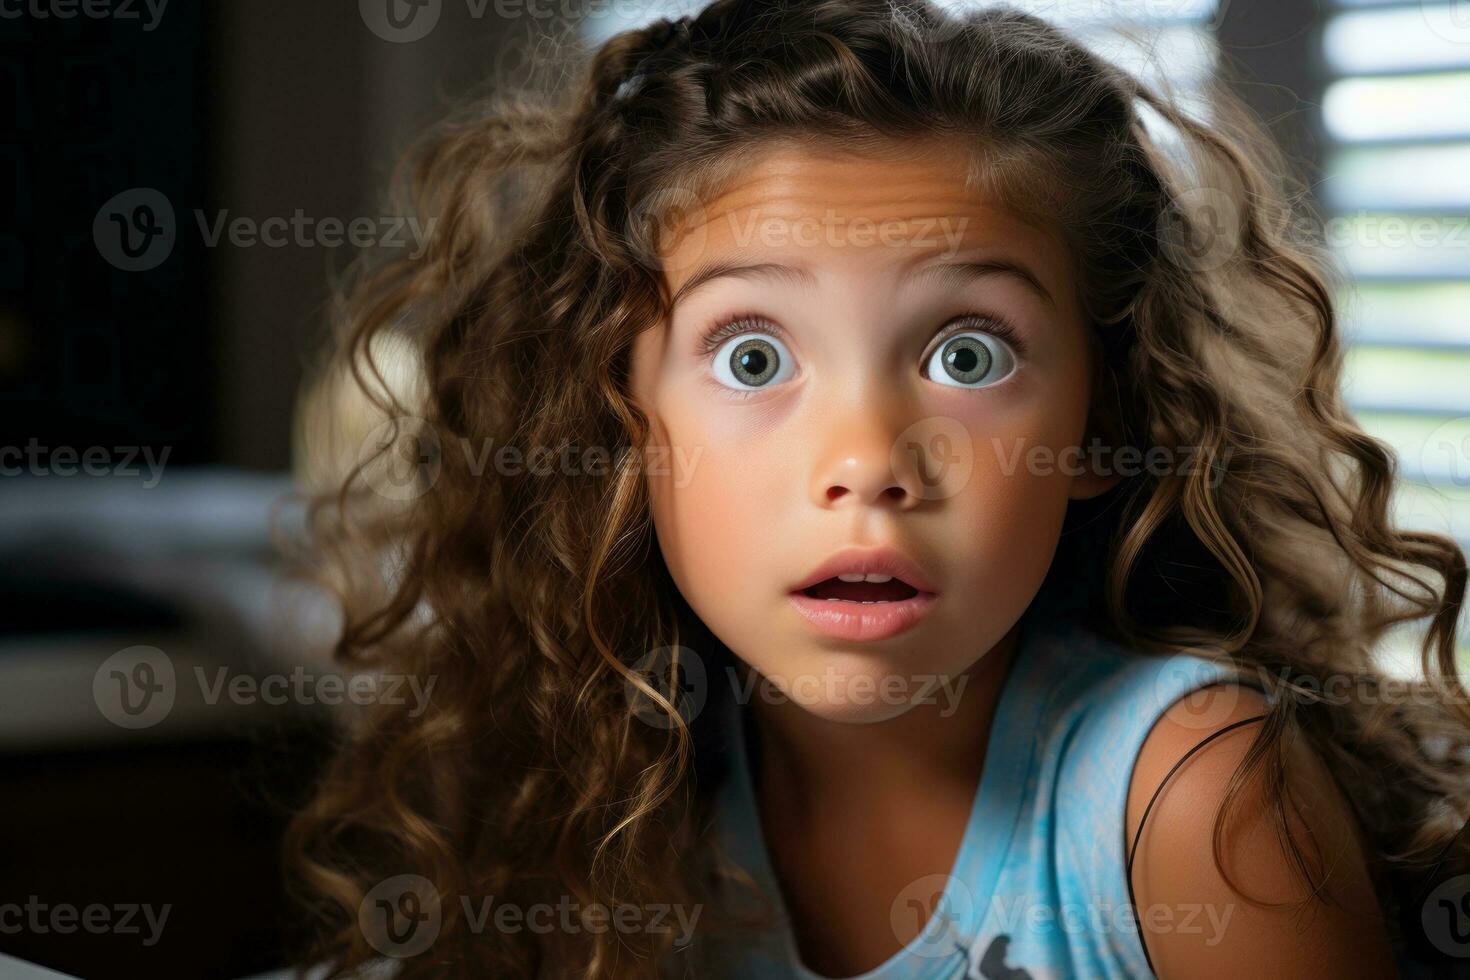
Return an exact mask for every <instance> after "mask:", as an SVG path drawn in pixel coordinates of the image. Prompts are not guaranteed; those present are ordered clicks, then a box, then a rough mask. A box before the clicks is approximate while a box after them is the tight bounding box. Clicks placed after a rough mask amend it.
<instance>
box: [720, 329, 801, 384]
mask: <svg viewBox="0 0 1470 980" xmlns="http://www.w3.org/2000/svg"><path fill="white" fill-rule="evenodd" d="M792 363H793V362H792V359H791V354H790V353H789V352H788V351H787V350H786V345H785V344H783V343H781V341H779V340H777V339H776V338H775V337H772V336H771V335H770V334H764V333H745V334H740V335H739V336H738V337H731V338H730V339H729V340H727V341H726V342H725V343H724V344H722V345H720V349H719V350H717V351H715V356H714V361H713V363H712V365H711V367H713V369H714V372H715V377H716V378H718V379H719V381H720V384H723V385H725V386H727V387H730V388H735V389H738V390H740V391H751V390H754V389H758V388H769V387H771V386H772V385H775V384H779V383H780V382H782V381H785V380H786V379H787V378H789V377H791V369H792Z"/></svg>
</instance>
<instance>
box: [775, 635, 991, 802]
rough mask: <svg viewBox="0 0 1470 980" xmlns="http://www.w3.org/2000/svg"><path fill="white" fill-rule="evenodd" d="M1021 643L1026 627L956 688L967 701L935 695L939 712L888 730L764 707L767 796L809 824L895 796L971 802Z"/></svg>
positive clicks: (922, 711)
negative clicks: (813, 816) (811, 818)
mask: <svg viewBox="0 0 1470 980" xmlns="http://www.w3.org/2000/svg"><path fill="white" fill-rule="evenodd" d="M1019 634H1020V624H1019V623H1018V624H1017V625H1016V626H1013V627H1012V628H1011V630H1010V632H1008V633H1007V634H1006V635H1005V636H1004V637H1002V638H1001V639H1000V641H999V642H997V643H996V644H995V646H994V647H992V648H991V649H990V650H989V651H988V652H987V653H986V654H985V655H984V656H983V657H981V658H980V659H979V660H977V661H976V662H975V663H974V664H972V665H971V666H970V668H969V669H968V670H966V671H965V672H964V674H963V675H960V676H959V677H956V678H953V679H952V680H951V690H952V691H953V690H958V692H959V696H958V697H954V696H952V695H951V696H949V697H946V696H944V693H945V692H943V691H936V692H934V695H935V696H934V698H933V699H932V700H933V701H934V703H932V704H917V705H914V706H913V707H911V708H909V709H908V710H906V711H905V712H903V713H902V714H900V715H898V716H896V717H894V718H890V719H887V720H885V721H879V722H872V723H853V722H844V721H834V720H829V719H825V718H821V717H818V716H817V715H814V714H812V713H811V712H810V711H808V710H807V709H805V708H803V707H802V706H801V705H799V704H797V703H796V702H794V701H792V700H790V699H786V700H784V701H782V702H781V703H777V704H772V703H768V702H766V701H763V700H760V699H757V700H755V701H754V702H752V714H753V717H754V719H755V722H756V728H757V738H758V742H757V745H758V747H759V757H760V765H759V771H758V772H757V773H756V775H755V780H756V782H757V785H758V786H760V787H761V789H762V793H761V795H762V796H763V797H765V798H766V799H767V800H780V801H781V802H782V804H783V805H790V806H794V807H795V808H796V809H797V810H799V811H802V812H805V813H808V814H810V813H813V812H819V811H824V810H828V809H829V808H832V807H843V806H849V805H854V804H856V803H858V802H861V803H862V805H864V806H868V807H872V806H874V805H875V803H879V800H881V798H882V797H884V796H889V795H892V797H893V798H894V799H900V800H902V799H912V798H913V797H912V795H911V794H912V793H914V792H916V791H919V790H922V792H923V793H925V794H927V795H929V796H930V798H934V797H935V796H937V795H940V794H944V795H949V794H953V795H954V796H956V797H957V798H958V799H960V800H968V799H969V798H970V797H971V796H973V794H974V792H975V788H976V786H977V785H978V783H979V778H980V772H981V769H982V768H983V765H984V759H985V748H986V745H987V744H988V743H989V737H990V729H991V723H992V722H993V720H994V715H995V709H996V705H997V703H998V701H999V698H1000V692H1001V689H1002V686H1003V684H1004V682H1005V678H1006V676H1007V673H1008V668H1009V667H1010V664H1011V662H1012V660H1013V659H1014V655H1015V651H1016V645H1017V639H1018V637H1019ZM961 685H963V686H961ZM879 805H881V803H879Z"/></svg>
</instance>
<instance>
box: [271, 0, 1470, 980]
mask: <svg viewBox="0 0 1470 980" xmlns="http://www.w3.org/2000/svg"><path fill="white" fill-rule="evenodd" d="M1231 106H1232V103H1231V102H1230V101H1229V99H1228V97H1226V96H1225V95H1224V93H1220V96H1219V99H1218V100H1217V102H1216V103H1215V106H1214V108H1213V110H1212V118H1213V119H1214V120H1215V122H1213V123H1211V124H1206V123H1205V122H1202V121H1200V120H1199V119H1198V118H1196V117H1194V116H1191V115H1188V114H1185V113H1183V112H1181V111H1179V110H1178V109H1176V108H1175V107H1174V105H1173V104H1172V103H1171V102H1170V101H1169V100H1167V99H1165V98H1163V97H1161V96H1160V95H1158V94H1156V93H1155V92H1153V91H1151V90H1149V89H1148V88H1145V87H1144V86H1142V85H1141V84H1140V83H1139V82H1138V81H1136V80H1135V79H1134V78H1132V77H1129V76H1128V75H1127V74H1125V73H1123V72H1122V71H1120V70H1118V69H1117V68H1115V67H1113V66H1112V65H1110V64H1108V63H1106V62H1104V61H1102V60H1100V59H1099V58H1097V57H1095V56H1094V55H1092V54H1090V53H1088V52H1087V51H1086V50H1085V49H1084V48H1082V47H1079V46H1078V45H1077V44H1076V43H1074V42H1073V41H1072V40H1069V39H1068V38H1067V37H1066V36H1064V35H1063V34H1062V33H1060V32H1058V31H1056V30H1054V29H1053V28H1051V27H1049V26H1048V25H1046V24H1044V23H1043V22H1041V21H1039V20H1037V19H1035V18H1033V17H1030V16H1026V15H1023V14H1020V13H1016V12H1014V11H1011V10H1007V9H980V10H974V11H971V12H968V13H966V14H964V15H962V16H961V15H956V14H951V13H946V12H944V11H942V10H940V9H939V8H937V7H935V6H932V5H931V4H929V3H928V2H927V0H920V2H918V3H909V4H905V5H903V6H901V7H899V6H894V5H892V4H891V3H890V2H889V0H716V2H714V3H712V4H711V5H709V6H708V7H706V8H705V9H704V10H703V11H701V12H700V13H699V14H698V15H697V16H695V17H692V18H683V19H680V20H677V21H670V20H661V21H659V22H657V23H655V24H654V25H653V26H651V27H648V28H646V29H643V30H636V31H629V32H625V33H622V34H619V35H617V36H616V37H614V38H613V39H612V40H610V41H608V42H607V43H606V44H605V45H603V46H602V48H601V49H600V50H599V51H598V52H597V54H596V56H595V58H594V59H593V62H592V65H591V73H590V77H589V78H588V79H587V81H586V84H585V86H584V87H583V88H582V89H581V90H580V91H579V92H577V93H576V98H575V101H574V102H573V103H572V104H571V105H569V106H566V107H562V108H556V107H553V108H537V107H536V106H535V105H534V104H533V103H531V102H529V101H528V100H526V99H509V98H507V99H503V100H502V101H501V103H500V104H498V105H496V106H495V107H494V108H493V111H483V110H481V111H477V112H475V113H474V114H472V115H470V116H468V117H465V118H462V119H455V120H453V121H452V122H450V123H448V124H446V125H445V126H444V127H443V128H441V129H439V130H438V131H436V133H435V134H434V135H433V136H432V138H431V139H430V140H429V141H428V142H427V143H426V144H425V146H424V147H423V149H422V152H421V153H419V154H418V155H417V156H416V157H415V158H414V168H413V170H412V178H413V179H412V181H411V184H410V189H411V190H412V191H413V193H414V199H413V206H414V207H415V208H416V209H417V210H418V211H419V212H420V213H422V214H425V215H427V216H430V217H432V218H435V219H437V222H438V224H437V226H436V227H437V232H436V234H435V236H434V237H433V238H432V240H431V242H430V243H429V246H428V247H427V249H425V250H424V251H423V253H422V254H415V255H413V256H404V257H401V258H399V259H396V260H394V261H392V262H389V263H388V264H386V265H384V266H381V267H379V268H377V269H375V270H373V271H371V272H370V273H368V274H366V275H364V276H363V277H362V278H360V279H359V280H358V281H356V282H355V284H354V288H353V289H352V291H351V292H350V293H349V296H348V304H347V306H346V307H345V313H346V317H345V320H344V322H345V323H346V325H347V328H348V329H347V331H346V333H345V334H344V341H343V343H342V360H341V362H340V363H341V364H343V365H345V366H347V367H348V368H350V369H351V371H352V372H354V373H355V374H356V375H357V376H358V378H359V380H361V381H362V383H363V385H364V388H365V389H366V390H367V391H368V392H370V393H371V394H372V395H373V397H374V398H375V400H376V401H377V402H378V403H380V405H381V407H382V409H383V410H384V411H385V412H387V413H388V416H389V418H390V419H391V420H392V424H391V425H390V426H389V429H388V431H389V433H390V435H391V436H392V437H393V438H391V439H388V440H385V441H383V442H382V443H377V442H375V443H373V445H372V448H373V449H374V450H377V451H378V452H379V453H380V455H376V456H371V458H367V459H365V461H364V465H362V466H359V467H357V468H355V469H354V471H353V473H352V475H351V477H350V478H349V479H348V480H347V481H346V482H345V484H344V485H343V486H342V487H341V488H340V492H338V493H335V494H331V495H329V496H326V497H324V498H323V499H322V500H321V501H320V502H319V506H318V507H317V509H316V510H315V512H314V513H315V522H314V524H315V527H316V528H317V530H318V532H319V541H320V543H321V545H322V546H323V551H322V554H323V555H324V556H325V557H326V558H328V559H330V560H331V561H330V564H329V565H327V566H326V567H325V568H324V572H326V573H327V574H328V577H329V581H331V582H332V583H333V584H334V585H335V587H336V588H337V589H338V590H339V592H340V595H341V597H342V600H343V604H344V609H345V611H346V623H345V628H344V631H343V634H342V637H341V640H340V643H339V645H338V653H339V655H340V656H341V658H342V659H343V660H344V661H345V662H347V663H349V664H353V665H363V666H372V667H375V668H377V669H380V670H383V671H385V672H389V673H394V674H400V675H410V676H416V677H417V678H419V679H420V681H421V686H422V685H423V684H426V683H427V681H428V680H429V679H432V681H433V687H432V691H433V696H432V698H431V700H430V702H429V704H428V705H427V707H425V706H423V705H413V704H407V703H383V704H380V705H377V706H375V707H374V708H373V709H372V710H371V711H370V712H369V713H368V715H367V716H366V717H365V718H364V719H362V724H360V725H358V726H356V727H354V728H353V730H352V731H351V732H350V733H349V734H348V736H347V737H346V738H344V741H343V744H342V747H341V751H340V754H339V755H338V757H337V758H336V761H335V763H334V765H333V766H332V767H331V768H330V770H329V771H328V772H327V773H326V775H325V777H324V779H323V782H322V784H321V786H320V789H319V792H318V795H317V796H316V797H315V799H314V800H313V802H312V803H311V805H310V806H309V807H308V808H307V809H306V810H304V811H303V812H302V813H301V814H300V815H299V817H298V818H297V820H296V822H295V824H294V827H293V830H292V839H291V844H292V849H293V854H294V856H295V858H296V868H297V870H298V872H299V875H300V883H301V884H302V886H303V890H304V892H305V894H306V896H307V899H308V902H309V907H310V909H311V911H312V914H313V916H314V919H315V921H316V922H317V924H318V926H319V928H318V929H317V930H316V933H315V936H314V938H315V940H316V944H315V946H314V947H313V949H312V950H311V951H310V954H309V955H308V957H306V958H305V960H304V961H306V962H321V963H324V964H325V965H326V967H327V969H329V970H330V971H331V972H333V973H334V975H346V974H350V973H352V972H353V971H355V970H356V969H357V968H358V967H360V966H362V965H364V964H367V963H369V962H370V961H382V962H387V963H390V964H393V965H394V967H395V969H396V972H397V973H398V974H399V975H401V976H404V977H418V976H450V975H452V976H494V977H532V976H576V977H596V978H625V977H627V978H631V977H652V976H695V977H805V978H811V977H851V976H861V977H864V978H872V980H878V978H882V980H889V978H898V977H960V976H969V977H984V978H1013V980H1014V978H1028V977H1029V978H1042V977H1125V976H1126V977H1134V976H1138V977H1141V976H1148V975H1150V974H1151V973H1152V974H1153V975H1157V976H1160V977H1165V978H1169V980H1175V978H1199V977H1235V976H1250V975H1252V974H1253V972H1264V971H1269V975H1272V976H1280V977H1306V976H1322V977H1329V976H1330V977H1389V976H1394V975H1396V974H1395V971H1396V969H1401V970H1403V971H1404V972H1405V974H1408V973H1409V971H1410V969H1411V968H1412V967H1413V964H1414V963H1416V962H1421V961H1422V962H1431V961H1432V962H1438V963H1441V964H1448V963H1453V962H1456V961H1457V960H1456V959H1455V957H1456V956H1463V955H1464V954H1465V953H1466V952H1467V951H1470V947H1467V944H1466V942H1467V941H1466V930H1467V926H1470V899H1467V898H1466V895H1467V893H1470V878H1464V877H1460V875H1463V874H1465V873H1466V871H1467V866H1470V835H1466V836H1463V837H1462V836H1457V834H1458V832H1459V830H1460V829H1461V827H1462V826H1463V825H1464V822H1465V819H1466V816H1467V811H1470V794H1467V772H1466V770H1467V759H1470V756H1467V755H1466V754H1464V753H1463V752H1461V751H1460V750H1461V749H1462V748H1463V747H1464V746H1465V743H1466V741H1467V740H1466V738H1465V736H1466V732H1467V725H1470V711H1467V709H1466V707H1465V703H1464V695H1465V692H1464V688H1463V687H1462V686H1461V683H1460V681H1459V679H1458V677H1457V675H1456V673H1455V664H1454V658H1453V654H1454V650H1455V637H1456V616H1457V613H1458V611H1459V609H1460V605H1461V602H1462V601H1463V597H1464V594H1465V589H1466V563H1465V558H1464V556H1463V554H1462V553H1461V552H1460V551H1459V550H1458V549H1457V547H1456V546H1455V545H1454V544H1453V543H1452V542H1451V541H1449V540H1448V539H1445V538H1442V537H1438V536H1434V535H1430V534H1423V533H1411V532H1407V531H1401V530H1398V529H1395V528H1394V527H1393V526H1392V524H1391V522H1390V519H1389V517H1388V505H1389V494H1390V490H1391V486H1392V481H1393V477H1394V471H1395V464H1394V460H1393V458H1392V456H1391V454H1390V453H1389V451H1388V450H1387V449H1386V448H1385V446H1384V444H1383V443H1381V442H1378V441H1376V440H1374V439H1372V438H1370V437H1369V436H1367V435H1366V434H1365V433H1364V432H1363V431H1362V429H1361V428H1359V427H1358V426H1357V425H1356V423H1355V422H1354V421H1353V419H1352V417H1351V416H1350V415H1349V414H1348V412H1347V410H1346V409H1345V408H1344V405H1343V402H1342V400H1341V396H1340V393H1339V388H1340V375H1341V367H1342V358H1343V350H1342V341H1341V338H1340V335H1339V328H1338V324H1337V319H1336V314H1335V312H1334V307H1333V301H1332V289H1331V286H1330V282H1329V280H1328V278H1327V274H1326V273H1325V272H1324V270H1323V263H1322V262H1321V261H1320V259H1319V258H1318V257H1317V256H1316V252H1315V251H1314V250H1313V249H1312V247H1311V242H1310V241H1307V240H1306V237H1307V236H1304V235H1303V231H1302V229H1303V223H1302V222H1301V221H1300V220H1298V219H1299V218H1300V217H1301V216H1302V212H1301V211H1300V210H1299V209H1298V208H1296V207H1295V206H1294V205H1293V204H1292V198H1291V197H1290V196H1289V195H1288V192H1287V190H1286V188H1285V187H1284V186H1283V184H1282V183H1281V182H1280V180H1279V178H1278V176H1277V175H1278V174H1280V173H1281V172H1282V171H1281V168H1280V166H1279V161H1277V160H1276V159H1275V158H1274V157H1272V156H1271V155H1270V153H1269V152H1268V151H1267V149H1266V148H1265V146H1264V145H1263V144H1262V140H1261V137H1260V135H1259V132H1258V131H1257V130H1256V129H1254V128H1253V127H1252V126H1250V125H1249V124H1248V123H1247V122H1246V121H1245V120H1244V118H1243V117H1239V113H1238V112H1235V111H1233V110H1232V109H1231ZM1146 117H1147V118H1148V119H1151V120H1152V122H1151V123H1150V124H1149V125H1147V126H1146V125H1145V119H1146ZM394 344H397V345H400V347H406V348H407V349H408V350H409V351H411V352H413V354H414V357H415V358H416V360H414V361H413V362H412V363H414V364H417V365H418V367H417V368H416V374H415V376H414V382H413V383H412V384H408V385H400V386H396V387H395V386H394V385H389V384H387V383H386V382H385V381H384V380H383V376H382V372H383V371H384V370H386V367H385V366H384V365H382V364H380V363H379V360H380V358H381V354H382V352H383V351H385V350H391V349H394V348H393V345H394ZM399 357H400V360H399V363H400V366H401V364H402V363H404V362H403V361H402V354H401V349H400V355H399ZM375 374H376V375H377V377H376V378H372V377H370V375H375ZM405 448H407V449H408V450H409V452H410V456H411V461H412V462H413V464H414V468H413V469H412V471H411V473H412V477H413V479H412V481H411V482H410V483H408V484H406V485H405V484H404V483H402V482H398V483H394V482H390V481H388V480H387V478H386V476H385V474H386V473H388V472H389V471H390V470H391V467H385V466H384V460H385V459H387V458H393V459H398V455H397V454H401V453H403V452H404V451H405ZM399 461H400V462H401V460H399ZM1415 620H1420V621H1424V623H1423V625H1425V626H1426V627H1427V633H1426V639H1425V642H1424V647H1423V649H1424V658H1423V659H1424V669H1425V671H1426V674H1427V677H1428V680H1426V681H1425V682H1424V683H1422V684H1420V685H1417V686H1410V687H1404V686H1399V687H1391V686H1389V685H1388V684H1387V683H1386V678H1385V677H1384V676H1383V675H1382V674H1381V673H1380V672H1379V670H1378V669H1377V668H1376V667H1375V666H1374V662H1375V661H1374V657H1373V655H1372V654H1373V650H1374V648H1375V646H1376V645H1378V643H1379V641H1380V640H1381V639H1382V638H1383V637H1384V636H1385V632H1386V630H1388V629H1389V628H1390V627H1392V626H1395V625H1397V624H1401V623H1406V622H1412V621H1415ZM385 701H386V699H385ZM1443 969H1444V970H1445V971H1446V972H1445V973H1444V974H1443V975H1448V972H1447V971H1448V969H1449V968H1448V967H1443Z"/></svg>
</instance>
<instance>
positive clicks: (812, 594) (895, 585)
mask: <svg viewBox="0 0 1470 980" xmlns="http://www.w3.org/2000/svg"><path fill="white" fill-rule="evenodd" d="M801 594H802V595H804V596H806V597H808V598H810V599H826V600H827V601H829V602H860V603H864V604H869V603H875V602H903V601H904V600H905V599H912V598H913V597H914V596H916V595H918V594H919V590H918V589H916V588H914V587H913V586H912V585H909V584H908V583H907V582H905V581H904V580H903V579H901V578H896V577H894V576H892V575H873V574H870V575H855V574H854V575H834V576H832V577H831V578H827V579H823V580H822V581H820V582H818V583H816V584H815V585H810V586H808V587H806V588H805V589H802V590H801Z"/></svg>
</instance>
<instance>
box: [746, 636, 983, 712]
mask: <svg viewBox="0 0 1470 980" xmlns="http://www.w3.org/2000/svg"><path fill="white" fill-rule="evenodd" d="M800 663H801V666H800V667H799V668H792V667H785V666H783V667H781V668H773V669H772V671H771V672H769V673H767V672H766V671H764V670H762V669H761V668H760V667H759V666H758V665H754V666H755V669H756V671H757V672H758V673H760V674H761V675H762V676H763V677H764V678H765V679H766V682H765V684H764V685H762V687H761V688H758V689H757V690H755V691H754V692H753V694H752V696H753V697H763V696H769V692H771V691H775V692H779V693H778V695H777V696H778V697H780V698H781V699H782V700H785V701H789V702H790V703H791V704H792V705H794V706H796V707H799V708H801V709H802V710H803V711H806V712H807V713H808V714H811V715H813V716H815V717H818V718H822V719H824V720H827V721H838V722H844V723H849V724H859V725H863V724H874V723H877V722H883V721H889V720H891V719H893V718H897V717H899V716H900V715H903V714H905V713H907V712H909V711H911V710H913V709H914V708H915V707H917V706H918V704H919V703H922V700H923V699H925V698H927V699H928V700H929V701H931V702H933V703H936V704H940V705H943V704H945V703H946V693H947V690H953V688H954V685H955V679H956V678H958V676H959V675H960V674H962V673H963V671H964V668H963V667H961V668H960V669H958V670H950V671H949V678H950V682H949V685H948V687H947V688H946V687H944V686H939V685H937V684H936V682H935V681H934V680H933V678H936V677H939V676H941V675H942V674H943V673H944V671H945V669H946V668H944V667H943V666H940V665H934V666H933V667H932V668H931V667H929V666H928V665H922V664H918V663H916V662H915V660H914V659H912V658H909V657H904V656H902V655H898V656H895V655H894V653H893V652H891V651H887V652H885V653H883V654H879V653H878V652H877V651H873V650H861V649H853V650H844V651H820V652H816V653H813V654H811V655H809V656H806V657H802V658H800Z"/></svg>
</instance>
